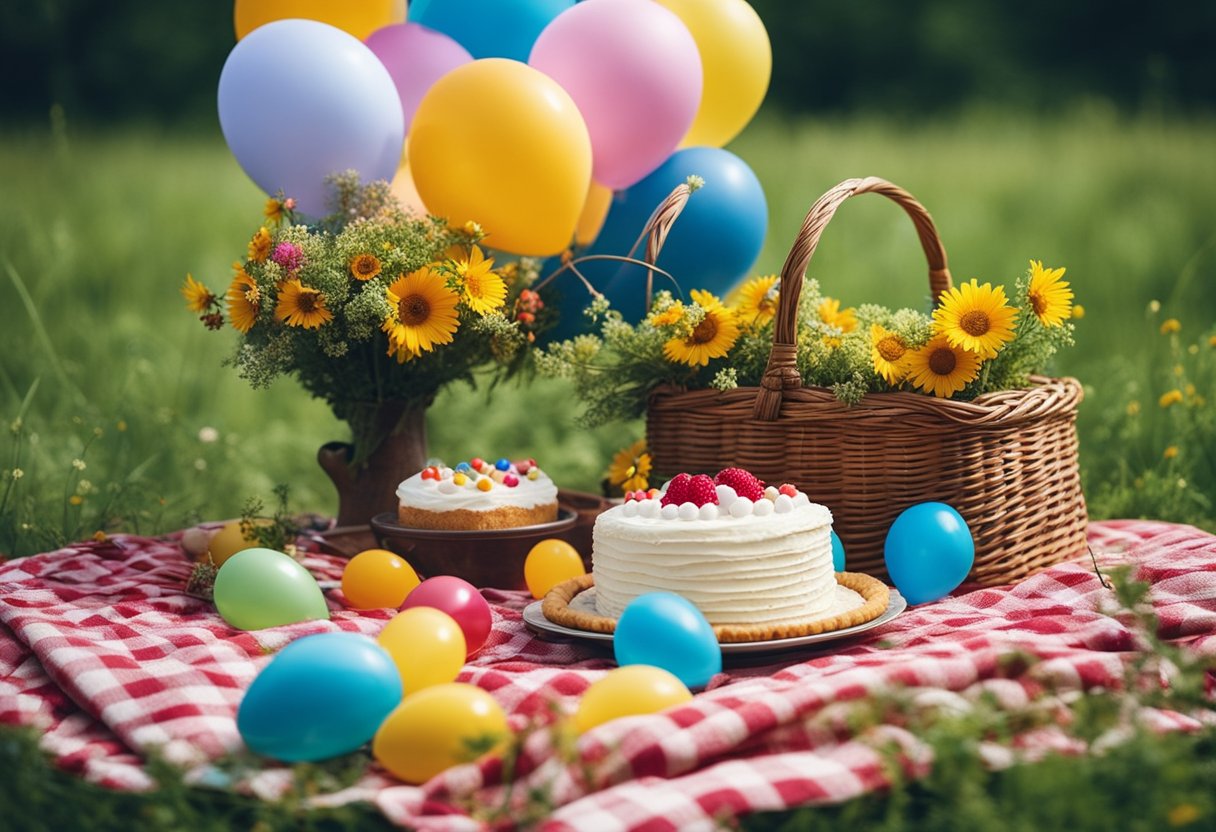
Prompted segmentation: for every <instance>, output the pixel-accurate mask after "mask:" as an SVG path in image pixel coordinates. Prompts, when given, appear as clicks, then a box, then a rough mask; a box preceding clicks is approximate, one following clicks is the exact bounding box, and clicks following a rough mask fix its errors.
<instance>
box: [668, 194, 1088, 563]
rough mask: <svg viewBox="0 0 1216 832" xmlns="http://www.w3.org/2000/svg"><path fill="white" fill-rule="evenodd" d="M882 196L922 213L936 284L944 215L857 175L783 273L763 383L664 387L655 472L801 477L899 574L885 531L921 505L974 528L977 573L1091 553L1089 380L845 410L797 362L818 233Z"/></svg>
mask: <svg viewBox="0 0 1216 832" xmlns="http://www.w3.org/2000/svg"><path fill="white" fill-rule="evenodd" d="M863 193H878V194H882V195H883V196H886V197H888V198H890V199H892V200H894V201H895V202H896V203H898V204H899V205H900V206H901V207H902V208H903V209H904V211H906V212H907V214H908V216H909V217H911V219H912V221H913V222H914V224H915V225H916V229H917V233H918V235H919V237H920V241H921V245H922V247H923V248H924V251H925V256H926V259H927V260H928V263H929V284H930V290H931V291H932V293H933V296H934V297H938V296H939V295H940V294H941V292H942V291H943V290H944V289H946V288H948V287H949V286H950V272H949V269H948V268H947V265H946V253H945V250H944V248H943V247H942V243H941V240H940V238H939V237H938V235H937V230H936V228H935V227H934V225H933V220H932V218H931V217H930V216H929V214H928V212H927V211H925V209H924V207H923V206H921V204H920V203H919V202H917V201H916V200H915V199H914V198H913V197H912V196H911V194H909V193H907V192H906V191H904V190H902V189H901V188H899V187H897V186H895V185H892V184H891V183H889V182H886V181H884V180H881V179H876V178H873V177H871V178H867V179H849V180H846V181H845V182H842V183H840V184H839V185H837V186H836V187H834V188H832V189H831V190H830V191H828V192H827V193H826V194H824V195H823V196H822V197H820V199H819V200H818V201H817V202H816V203H815V204H814V206H812V207H811V210H810V212H809V213H808V214H807V217H806V220H805V221H804V222H803V225H802V228H801V230H800V231H799V233H798V237H797V239H796V240H795V241H794V245H793V248H792V249H791V251H790V254H789V257H788V258H787V259H786V262H785V266H784V268H783V269H782V273H781V305H780V308H779V310H778V317H777V321H776V326H775V328H774V338H773V348H772V352H771V353H770V356H769V363H768V368H767V369H766V371H765V374H764V378H763V380H762V382H761V386H760V387H750V388H747V387H742V388H736V389H734V390H728V391H718V390H697V391H683V390H679V389H676V388H670V387H665V388H660V389H658V390H656V391H655V392H654V393H653V395H652V396H651V399H650V406H649V409H648V413H647V427H646V433H647V440H648V443H649V447H650V451H651V454H652V456H653V460H654V470H655V473H654V479H655V480H656V481H660V482H661V481H662V480H663V479H666V478H668V477H670V476H673V475H675V474H677V473H679V472H681V471H688V472H689V473H710V474H712V473H713V472H715V471H717V470H719V469H720V468H722V467H724V466H727V465H737V466H740V467H743V468H746V469H748V470H750V471H752V472H753V473H755V474H756V476H758V477H760V478H761V479H764V480H767V481H769V482H792V483H794V484H796V485H797V486H798V487H799V488H801V489H802V490H804V491H806V492H807V494H809V495H810V497H811V498H812V499H813V500H815V501H816V502H819V503H823V504H824V505H826V506H827V507H828V508H829V509H831V511H832V515H833V528H834V529H835V530H836V533H837V534H839V535H840V538H841V541H842V542H843V543H844V547H845V552H846V553H847V559H848V569H849V570H850V571H855V572H865V573H868V574H871V575H876V576H879V577H882V578H883V579H884V580H885V579H886V578H887V573H886V568H885V565H884V562H883V542H884V540H885V539H886V534H887V529H889V528H890V525H891V523H892V521H893V520H894V519H895V518H896V516H898V515H899V513H900V512H901V511H903V510H904V509H905V508H907V507H908V506H911V505H915V504H916V503H921V502H927V501H940V502H944V503H948V504H950V505H952V506H954V508H955V509H957V510H958V512H959V513H960V514H961V515H962V516H963V518H964V519H965V520H966V521H967V525H968V526H969V527H970V529H971V533H972V536H973V537H974V538H975V565H974V567H973V569H972V572H971V575H970V580H974V581H978V582H980V583H983V584H990V585H991V584H1000V583H1006V582H1008V581H1013V580H1018V579H1020V578H1022V577H1025V576H1026V575H1029V574H1031V573H1033V572H1036V571H1038V570H1040V569H1042V568H1044V567H1046V566H1049V565H1051V564H1053V563H1057V562H1059V561H1061V560H1064V559H1067V558H1070V557H1074V556H1076V555H1078V554H1080V553H1082V552H1084V551H1085V530H1086V522H1087V521H1086V512H1085V500H1084V497H1083V495H1082V493H1081V480H1080V475H1079V471H1078V468H1077V431H1076V414H1077V405H1078V404H1079V402H1080V401H1081V387H1080V385H1079V384H1078V383H1077V381H1076V380H1075V379H1070V378H1062V379H1050V378H1042V377H1036V378H1034V379H1032V382H1033V383H1032V386H1031V387H1030V388H1028V389H1025V390H1005V391H1000V392H996V393H990V394H986V395H984V396H981V397H979V398H977V399H975V400H974V401H970V402H963V401H952V400H949V399H938V398H935V397H932V396H928V395H922V394H919V393H903V392H900V393H877V394H870V395H868V396H866V397H865V398H864V399H863V400H862V401H861V403H860V404H858V405H856V406H854V407H846V406H845V405H844V404H842V403H841V402H840V401H839V400H837V399H836V397H835V396H833V395H832V392H831V391H830V390H826V389H823V388H816V387H803V386H802V382H801V378H800V377H799V375H798V371H797V369H796V367H795V366H794V339H795V336H796V331H797V319H796V315H797V310H798V297H799V294H800V293H801V291H802V281H803V277H804V274H805V272H806V267H807V265H808V264H809V262H810V260H811V257H812V256H813V255H814V252H815V248H816V246H817V245H818V243H819V238H820V236H821V235H822V233H823V230H824V228H825V227H826V226H827V223H828V221H829V220H830V219H831V218H832V215H833V214H834V213H835V212H836V209H837V208H838V207H839V206H840V204H841V203H843V202H844V201H845V200H846V199H848V198H849V197H851V196H855V195H857V194H863Z"/></svg>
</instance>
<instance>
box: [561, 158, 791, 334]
mask: <svg viewBox="0 0 1216 832" xmlns="http://www.w3.org/2000/svg"><path fill="white" fill-rule="evenodd" d="M691 174H696V175H697V176H700V177H701V178H702V179H704V180H705V185H704V187H702V188H700V189H699V190H697V191H696V192H695V193H693V194H692V195H691V196H690V197H689V198H688V204H687V205H685V207H684V210H683V212H682V213H681V214H680V216H679V218H678V219H677V220H676V221H675V224H674V225H673V226H672V229H671V233H670V234H669V235H668V237H667V240H666V242H665V243H664V244H663V250H662V252H661V253H660V254H659V258H658V263H657V264H658V266H659V267H660V268H662V269H664V270H666V271H667V272H669V273H670V274H671V275H672V276H673V277H674V278H675V279H676V281H677V282H678V284H679V287H680V289H682V290H683V296H684V297H685V298H687V297H688V291H689V290H690V289H705V290H706V291H709V292H712V293H713V294H715V295H717V296H718V297H722V296H723V295H725V294H726V292H728V291H729V290H730V289H732V288H733V287H734V286H735V285H736V284H737V283H739V282H740V281H741V280H743V279H744V278H746V277H748V275H749V273H750V271H751V268H752V266H753V265H754V264H755V262H756V258H757V257H759V256H760V249H761V247H762V246H763V245H764V235H765V234H766V233H767V231H768V202H767V201H766V200H765V198H764V189H763V188H762V187H761V186H760V180H759V179H757V178H756V174H755V173H753V172H752V169H751V168H750V167H748V166H747V163H746V162H744V161H743V160H742V159H740V158H739V157H738V156H736V155H735V154H733V153H731V152H730V151H728V150H722V149H721V148H717V147H688V148H685V149H683V150H677V151H676V152H675V153H673V154H672V155H671V156H670V157H668V159H667V161H665V162H664V163H663V164H662V165H660V166H659V168H658V169H657V170H655V171H654V172H653V173H651V174H650V175H649V176H647V177H646V178H645V179H643V180H642V181H640V182H638V183H637V184H636V185H633V186H631V187H629V188H626V189H625V190H623V191H617V192H616V193H615V194H614V195H613V197H612V206H611V207H610V208H609V209H608V216H607V218H606V219H605V220H604V227H603V229H601V231H600V234H599V237H597V238H596V240H595V243H594V244H592V245H591V246H590V247H589V248H588V250H587V252H586V253H587V254H593V255H594V254H615V255H625V254H628V253H629V250H630V248H631V247H632V246H633V244H634V242H635V241H636V240H637V239H638V235H639V234H641V232H642V229H643V228H644V227H645V225H646V221H647V220H648V219H650V215H651V214H652V213H653V212H654V209H655V208H657V207H658V205H659V203H661V202H662V201H663V200H664V199H665V198H666V197H667V195H668V194H670V193H671V191H672V190H674V189H675V187H676V186H677V185H679V184H680V183H681V182H683V181H684V180H686V179H687V178H688V177H689V176H690V175H691ZM645 251H646V247H645V242H643V243H642V245H641V246H640V247H639V248H638V249H637V251H635V253H634V256H635V257H637V258H638V259H641V258H642V257H643V256H644V255H645ZM579 270H580V271H582V272H583V274H585V275H586V276H587V277H588V279H589V280H590V281H591V282H592V283H593V284H594V285H595V287H596V288H597V289H599V290H600V291H602V292H604V294H605V295H607V297H608V300H609V301H610V302H611V303H612V306H613V308H615V309H617V310H619V311H620V312H621V314H622V315H624V317H625V320H627V321H629V322H631V323H634V322H637V321H639V320H641V319H642V318H643V317H644V316H645V314H646V312H647V311H648V310H647V309H646V300H645V298H646V269H645V268H642V267H639V266H632V265H621V264H619V263H614V262H610V261H602V262H595V261H590V262H587V263H585V264H580V266H579ZM555 283H556V284H558V286H557V288H558V289H560V290H561V291H562V292H563V294H564V295H572V296H574V297H575V299H576V300H577V301H578V302H580V304H581V305H580V306H579V307H578V309H581V308H582V307H585V306H586V305H587V292H586V290H583V289H581V288H580V287H579V285H578V284H577V282H576V281H575V280H574V279H572V278H567V277H565V276H563V277H561V278H558V280H557V281H555ZM653 285H654V290H655V291H658V290H660V289H672V290H673V291H674V289H675V287H673V286H672V284H671V282H670V281H668V280H667V279H666V278H665V277H662V276H661V275H658V274H656V275H655V277H654V284H653ZM676 294H677V297H678V296H679V293H678V292H677V293H676ZM559 309H560V311H561V313H562V320H563V322H564V323H563V330H562V331H563V332H565V331H566V330H565V322H568V321H570V319H571V316H570V315H568V314H567V311H568V310H567V308H566V305H565V302H564V301H563V302H562V303H561V304H559ZM576 312H577V310H576ZM576 317H580V316H577V314H576ZM576 324H578V325H579V326H581V325H582V321H581V320H577V321H576ZM577 331H586V328H585V327H583V328H582V329H581V330H575V332H574V333H570V334H576V333H577Z"/></svg>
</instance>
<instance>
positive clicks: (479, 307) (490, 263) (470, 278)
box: [456, 246, 507, 315]
mask: <svg viewBox="0 0 1216 832" xmlns="http://www.w3.org/2000/svg"><path fill="white" fill-rule="evenodd" d="M492 268H494V260H493V258H490V259H486V258H485V256H484V255H482V253H481V248H480V247H479V246H473V250H472V252H471V253H470V254H469V256H468V257H467V258H460V259H458V260H457V261H456V274H457V276H458V277H459V278H460V283H461V286H462V292H463V295H464V302H465V303H466V304H468V306H469V308H470V309H472V310H473V311H474V312H476V313H477V314H479V315H488V314H490V313H491V312H493V311H495V310H496V309H500V308H501V307H502V304H503V301H504V300H506V298H507V286H506V284H505V283H503V282H502V278H501V277H499V276H498V275H497V274H495V273H494V272H492V271H490V270H491V269H492Z"/></svg>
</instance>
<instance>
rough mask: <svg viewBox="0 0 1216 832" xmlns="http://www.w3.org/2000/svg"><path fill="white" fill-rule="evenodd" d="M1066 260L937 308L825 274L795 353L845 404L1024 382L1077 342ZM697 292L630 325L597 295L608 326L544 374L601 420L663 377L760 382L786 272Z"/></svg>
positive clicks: (806, 295)
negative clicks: (883, 297) (724, 292)
mask: <svg viewBox="0 0 1216 832" xmlns="http://www.w3.org/2000/svg"><path fill="white" fill-rule="evenodd" d="M1063 273H1064V270H1063V269H1045V268H1043V267H1042V265H1041V264H1040V263H1037V262H1034V261H1032V263H1031V268H1030V269H1029V270H1028V272H1027V274H1026V275H1025V276H1024V277H1022V278H1019V279H1018V280H1017V281H1016V282H1015V291H1014V294H1013V297H1012V300H1013V301H1014V304H1013V305H1010V301H1009V299H1008V298H1006V296H1005V294H1004V289H1003V287H1000V286H998V287H995V288H993V287H992V286H991V285H990V284H987V283H985V284H983V285H979V284H978V283H977V282H976V281H971V282H970V283H968V284H964V285H963V286H961V287H956V288H955V289H953V290H951V292H949V293H943V295H942V298H941V303H940V305H939V306H938V307H937V308H936V309H935V310H934V311H933V314H931V315H930V314H925V313H922V312H918V311H916V310H913V309H889V308H887V307H884V306H879V305H877V304H864V305H862V306H859V307H857V308H856V309H854V308H846V309H841V308H840V302H839V301H838V300H835V299H834V298H830V297H828V296H826V295H824V294H823V293H822V291H821V289H820V286H819V283H818V281H816V280H813V279H811V280H806V281H805V282H804V285H803V288H802V293H801V296H800V298H799V301H798V304H799V309H798V316H797V317H798V328H797V355H796V363H797V367H798V371H799V373H800V374H801V376H802V381H803V384H805V385H807V386H817V387H827V388H830V389H831V390H832V392H833V393H834V394H835V395H836V397H837V398H838V399H840V400H841V401H842V402H845V403H846V404H850V405H853V404H857V403H858V402H859V401H861V399H862V397H864V396H865V395H866V394H868V393H882V392H891V391H895V390H906V391H915V392H923V393H927V394H931V395H935V396H940V397H950V398H956V399H964V400H967V399H974V398H975V397H977V396H980V395H983V394H984V393H989V392H992V391H995V390H1006V389H1012V388H1018V387H1024V386H1026V385H1027V384H1029V383H1030V376H1031V375H1032V374H1034V373H1039V372H1043V371H1044V370H1045V369H1046V367H1047V365H1048V363H1049V362H1050V360H1051V358H1052V356H1053V355H1054V354H1055V353H1056V352H1057V350H1059V349H1060V348H1061V347H1064V346H1068V345H1071V344H1072V342H1073V331H1074V326H1073V324H1072V322H1071V321H1070V320H1069V318H1070V317H1071V316H1072V314H1073V305H1072V291H1071V290H1070V289H1068V284H1067V283H1066V282H1064V281H1062V280H1061V279H1060V278H1061V277H1062V275H1063ZM689 298H690V299H689V300H687V301H686V300H682V299H677V298H676V297H675V296H674V295H673V294H672V293H671V292H670V291H661V292H658V293H657V294H656V296H655V299H654V302H653V304H652V306H651V309H650V312H649V314H648V315H647V316H646V317H645V318H644V319H643V320H642V321H640V322H638V323H637V324H629V323H627V322H625V320H624V319H623V318H622V317H621V315H620V313H618V312H616V311H615V310H612V309H610V308H609V306H608V302H607V300H606V299H604V298H603V297H596V298H595V299H594V300H593V302H592V303H591V305H590V306H588V308H587V310H586V314H587V316H588V317H589V318H590V319H591V320H592V321H593V322H595V323H596V324H597V325H598V334H589V335H580V336H577V337H575V338H573V339H570V340H567V341H562V342H559V343H556V344H552V345H550V346H549V347H548V348H547V349H546V350H544V351H540V352H538V354H537V355H536V363H537V366H538V368H539V369H540V371H541V373H542V374H545V375H549V376H554V377H559V378H565V379H568V380H569V381H570V382H571V383H572V384H573V385H574V388H575V391H576V393H577V394H578V396H579V397H580V398H581V399H582V400H583V401H584V402H585V404H586V415H585V419H586V421H587V422H588V423H589V424H591V425H598V424H602V423H604V422H607V421H610V420H613V419H628V418H633V417H636V416H638V415H640V414H641V413H642V412H644V410H645V407H646V401H647V398H648V396H649V394H650V392H651V391H652V390H653V389H655V388H656V387H659V386H661V385H675V386H677V387H681V388H683V389H688V390H695V389H705V388H713V389H718V390H729V389H731V388H734V387H737V386H747V387H752V386H756V385H758V384H759V383H760V379H761V376H762V375H763V373H764V370H765V367H766V366H767V363H768V357H769V352H770V349H771V347H772V343H773V328H774V325H775V315H776V312H777V309H778V308H779V307H780V304H781V302H782V299H781V285H780V280H779V279H778V278H777V277H775V276H769V277H759V278H755V279H753V280H751V281H749V282H747V283H745V284H744V285H743V286H741V287H739V288H738V289H737V290H735V292H734V293H733V294H732V295H731V296H730V297H728V298H727V302H726V303H723V302H722V301H720V300H719V299H718V298H717V297H715V296H713V295H712V294H710V293H708V292H698V291H695V290H694V291H693V292H691V293H690V295H689Z"/></svg>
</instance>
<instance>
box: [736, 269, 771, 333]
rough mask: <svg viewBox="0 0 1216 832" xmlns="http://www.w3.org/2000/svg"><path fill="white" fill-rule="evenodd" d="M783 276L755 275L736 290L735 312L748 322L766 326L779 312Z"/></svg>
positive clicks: (743, 320)
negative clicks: (778, 305)
mask: <svg viewBox="0 0 1216 832" xmlns="http://www.w3.org/2000/svg"><path fill="white" fill-rule="evenodd" d="M780 281H781V278H780V277H778V276H777V275H775V274H770V275H767V276H765V277H754V278H752V279H751V280H749V281H747V282H746V283H744V284H743V285H742V286H740V287H739V288H738V289H736V290H735V303H734V308H735V314H736V315H738V316H739V319H740V320H741V321H742V322H743V323H746V324H751V325H752V326H757V327H759V326H764V325H765V324H766V323H768V322H769V321H771V320H772V319H773V316H774V315H776V314H777V304H778V302H779V301H780V298H781V295H780V286H781V283H780Z"/></svg>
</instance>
